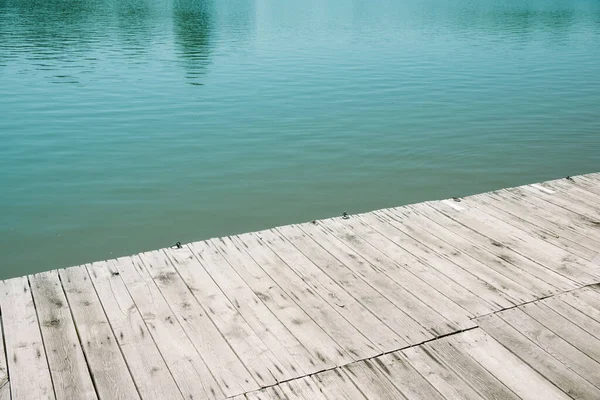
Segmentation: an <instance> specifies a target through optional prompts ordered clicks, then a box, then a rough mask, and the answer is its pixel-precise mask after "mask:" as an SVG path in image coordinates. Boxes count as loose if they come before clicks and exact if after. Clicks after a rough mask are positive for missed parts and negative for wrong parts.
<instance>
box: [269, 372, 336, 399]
mask: <svg viewBox="0 0 600 400" xmlns="http://www.w3.org/2000/svg"><path fill="white" fill-rule="evenodd" d="M279 387H280V388H281V389H282V390H283V393H284V394H285V395H286V396H288V397H289V398H290V399H301V400H327V398H326V397H325V395H323V393H322V392H321V390H320V389H319V387H318V386H317V385H316V384H315V383H314V381H313V380H312V379H311V378H310V377H307V376H305V377H303V378H299V379H294V380H292V381H289V382H286V383H282V384H280V385H279Z"/></svg>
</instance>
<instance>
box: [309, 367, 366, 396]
mask: <svg viewBox="0 0 600 400" xmlns="http://www.w3.org/2000/svg"><path fill="white" fill-rule="evenodd" d="M312 379H313V381H314V382H315V384H316V385H317V386H318V387H319V389H320V390H321V391H322V392H323V393H324V394H325V396H326V397H327V398H328V399H329V400H338V399H339V400H365V399H366V397H365V396H364V395H363V394H362V392H361V391H360V390H359V389H358V387H356V385H355V384H354V383H353V382H352V380H351V379H350V378H348V376H347V375H346V373H344V372H343V371H342V370H341V369H339V368H335V369H333V370H329V371H324V372H321V373H318V374H315V375H313V376H312Z"/></svg>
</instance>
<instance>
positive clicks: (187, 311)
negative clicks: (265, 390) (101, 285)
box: [111, 253, 259, 398]
mask: <svg viewBox="0 0 600 400" xmlns="http://www.w3.org/2000/svg"><path fill="white" fill-rule="evenodd" d="M160 254H161V255H162V257H163V258H165V255H164V253H160ZM142 256H143V255H140V256H136V257H134V258H130V257H124V258H120V259H117V260H115V261H114V263H112V265H111V267H112V268H114V270H115V271H118V273H119V275H120V277H121V278H122V279H123V282H124V284H125V286H126V287H127V290H128V292H129V294H130V295H131V298H132V300H133V302H134V303H135V306H136V307H137V309H138V310H139V312H140V314H141V316H142V319H143V320H144V322H145V324H146V326H147V327H148V331H149V333H150V335H151V336H152V338H153V340H154V342H155V343H156V346H157V347H158V349H159V351H160V353H161V354H162V357H163V359H164V360H165V362H166V363H167V366H168V367H169V370H170V372H171V375H172V376H173V379H174V380H175V382H176V383H177V386H178V387H179V390H181V392H182V394H183V395H184V397H185V398H189V396H190V395H191V396H205V397H206V398H210V397H212V398H216V397H218V395H217V394H216V392H218V386H217V384H216V383H215V382H214V380H213V379H212V376H211V374H210V373H209V372H208V369H207V367H206V365H207V364H208V365H209V366H210V367H212V372H213V373H214V376H215V379H216V380H217V382H218V384H219V385H220V387H221V390H222V391H223V393H225V394H226V395H227V396H234V395H237V394H240V393H244V392H247V391H249V390H255V389H258V387H259V386H258V384H257V383H256V382H255V381H254V380H253V378H252V376H251V375H250V373H249V372H248V370H247V369H246V368H245V367H244V365H243V364H242V363H241V362H240V360H239V359H238V358H237V356H236V354H235V353H234V352H233V351H232V350H231V348H230V347H229V345H228V344H227V342H226V341H225V340H224V339H223V336H222V335H221V333H220V332H219V330H218V329H217V328H216V327H215V326H214V324H213V323H212V321H211V320H210V318H209V317H208V316H207V315H206V313H205V312H204V310H202V308H201V307H200V306H199V305H198V303H197V302H196V301H194V298H193V296H192V295H191V293H190V292H189V290H187V288H186V287H185V285H183V286H184V291H177V289H178V288H177V287H174V286H171V285H163V288H173V289H174V290H173V291H174V292H175V293H176V295H175V296H172V294H171V292H168V290H167V289H165V291H164V292H161V290H160V289H159V288H158V286H157V285H156V282H154V281H153V279H152V277H151V276H150V274H149V273H148V271H147V269H146V267H145V265H144V260H142V259H141V257H142ZM145 260H146V261H147V260H148V258H145ZM157 268H160V267H157ZM175 274H176V273H175V272H171V274H166V275H158V276H157V280H159V281H163V282H167V281H169V280H171V281H175V276H174V275H175ZM164 294H166V296H167V298H168V299H170V300H175V301H178V300H179V301H180V302H175V303H174V304H173V305H172V306H171V305H170V304H169V303H168V302H167V300H166V299H165V296H164ZM179 296H181V297H183V298H181V297H179ZM186 296H187V297H186ZM184 303H185V304H186V305H185V306H184V305H183V304H184Z"/></svg>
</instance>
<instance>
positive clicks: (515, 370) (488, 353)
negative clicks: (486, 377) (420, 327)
mask: <svg viewBox="0 0 600 400" xmlns="http://www.w3.org/2000/svg"><path fill="white" fill-rule="evenodd" d="M448 340H449V342H450V343H452V344H453V345H455V346H456V347H458V348H460V349H462V350H463V351H465V352H466V353H467V354H469V355H470V356H471V357H472V358H473V359H474V360H475V361H477V362H478V363H479V364H480V365H481V366H483V367H484V368H485V369H486V370H488V371H489V372H490V373H491V374H493V375H494V377H496V379H498V380H499V381H500V382H502V383H504V385H506V387H508V388H509V389H510V390H512V391H513V393H515V394H516V395H518V396H519V397H520V398H521V399H523V400H527V399H530V400H537V399H561V400H567V399H569V396H567V395H566V394H565V393H564V392H563V391H561V390H560V389H559V388H558V387H556V386H554V385H553V384H552V382H551V381H549V380H547V379H546V378H544V377H543V376H542V375H540V374H538V373H537V372H536V371H535V370H534V369H532V368H530V367H529V366H528V365H527V364H526V363H524V362H522V361H521V360H520V359H519V358H518V357H517V356H515V355H514V354H512V353H511V352H510V351H508V350H507V349H506V348H505V347H503V346H502V345H501V344H499V343H498V342H497V341H495V340H494V339H492V338H491V337H490V336H489V335H487V334H486V333H485V332H484V331H483V330H481V329H473V330H470V331H468V332H463V333H460V334H458V335H453V336H452V337H450V338H449V339H448Z"/></svg>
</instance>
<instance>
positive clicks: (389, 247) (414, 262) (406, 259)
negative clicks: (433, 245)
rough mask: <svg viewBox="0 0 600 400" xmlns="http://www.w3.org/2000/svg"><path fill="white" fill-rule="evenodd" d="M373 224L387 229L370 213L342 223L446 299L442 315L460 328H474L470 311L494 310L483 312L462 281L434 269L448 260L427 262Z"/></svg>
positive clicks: (478, 301)
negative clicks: (435, 265) (433, 265)
mask: <svg viewBox="0 0 600 400" xmlns="http://www.w3.org/2000/svg"><path fill="white" fill-rule="evenodd" d="M373 224H377V225H379V228H380V229H382V230H383V229H384V228H385V227H386V226H387V225H383V224H381V223H380V222H379V220H378V219H377V218H376V217H374V216H373V217H371V216H370V215H369V214H363V215H356V216H353V217H352V218H350V219H348V220H344V221H342V222H340V225H344V226H346V227H347V228H349V229H350V231H352V232H353V233H355V234H357V235H358V236H360V237H362V238H363V239H364V240H365V241H366V242H367V243H369V244H370V245H371V246H373V247H375V248H376V249H378V250H379V251H380V252H382V253H383V254H386V255H387V256H388V257H389V258H391V259H392V260H394V261H395V262H396V263H398V264H401V265H402V266H403V267H404V268H405V269H406V270H407V271H409V272H410V273H412V274H413V275H415V276H418V277H419V278H420V279H421V280H423V281H424V282H426V283H427V284H429V285H430V286H431V287H434V288H435V289H436V290H437V291H439V292H440V293H442V294H443V295H444V296H446V298H447V299H448V300H449V301H446V303H445V307H444V308H443V309H442V310H443V314H442V315H444V316H445V317H446V318H448V319H449V320H452V321H454V322H455V323H456V324H457V325H458V326H461V327H462V326H464V327H465V328H467V327H471V326H472V325H471V323H470V321H469V322H468V323H466V324H465V321H466V320H470V317H472V316H473V313H472V312H471V311H469V310H470V309H476V310H479V312H481V313H487V312H489V311H490V309H489V308H486V309H483V310H482V309H481V308H480V306H481V305H483V304H484V303H485V302H484V301H483V300H481V299H480V298H478V297H477V296H476V295H474V294H473V293H472V292H470V291H469V290H467V289H465V288H464V287H463V286H462V285H461V284H460V283H459V282H457V281H454V280H452V279H449V277H448V276H447V275H445V274H443V273H441V272H440V271H439V270H438V269H436V268H432V267H431V264H440V263H441V264H443V263H444V262H445V261H446V260H445V259H441V258H440V259H436V258H435V254H433V253H430V258H431V259H430V260H428V261H424V260H422V259H420V258H419V257H417V256H415V255H414V254H412V253H411V252H410V251H408V250H407V249H405V248H404V247H403V246H401V245H400V244H399V243H398V242H396V241H395V240H393V239H392V238H390V237H389V236H387V235H385V234H384V233H382V232H379V231H378V230H377V229H376V228H375V227H374V226H373ZM391 232H394V230H391V231H387V233H388V234H390V233H391ZM394 239H398V237H397V236H396V237H394ZM405 244H406V243H405ZM413 250H415V249H413Z"/></svg>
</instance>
